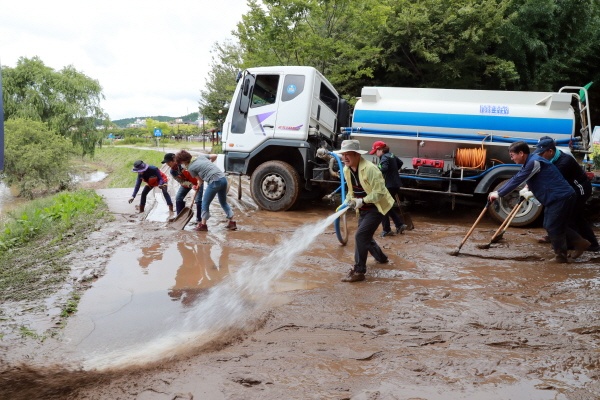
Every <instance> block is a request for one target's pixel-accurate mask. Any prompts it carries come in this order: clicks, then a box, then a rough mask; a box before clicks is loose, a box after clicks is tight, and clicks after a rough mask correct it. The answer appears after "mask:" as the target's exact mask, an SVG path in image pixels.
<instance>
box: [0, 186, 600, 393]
mask: <svg viewBox="0 0 600 400" xmlns="http://www.w3.org/2000/svg"><path fill="white" fill-rule="evenodd" d="M235 185H236V183H235V182H232V188H233V189H234V190H231V191H230V196H229V199H230V202H231V204H232V205H233V206H234V209H235V211H236V220H237V221H238V227H239V229H238V230H237V231H227V230H226V229H225V220H224V218H223V214H222V212H221V210H220V208H219V206H218V202H217V201H215V202H214V204H213V205H212V206H213V208H211V213H212V214H213V216H214V217H213V218H212V219H210V220H209V224H208V225H209V231H208V232H195V231H193V230H192V228H193V226H192V225H188V226H187V227H186V228H185V229H184V230H173V229H170V227H169V224H168V222H167V221H168V218H169V217H170V215H169V212H168V209H167V208H166V204H165V203H164V199H162V195H161V194H160V192H158V195H157V196H154V197H153V200H152V202H151V203H149V206H148V207H147V212H146V213H143V214H136V213H135V207H134V204H128V203H127V199H128V198H129V196H130V194H131V189H123V190H121V189H115V190H99V191H98V192H99V193H100V194H101V195H102V196H104V197H105V199H106V200H107V202H108V204H109V207H110V209H111V211H112V212H113V213H115V215H116V221H115V222H114V223H111V224H109V225H108V226H106V227H105V228H104V229H103V230H102V231H100V232H98V233H97V234H95V236H94V237H92V238H90V241H91V242H93V243H96V245H95V246H88V247H87V248H86V249H85V250H82V252H81V254H78V255H74V256H73V258H72V259H73V260H74V269H73V270H74V272H73V276H74V279H78V280H83V279H84V278H85V277H89V276H94V275H96V276H97V279H94V280H92V281H91V282H92V283H91V285H90V288H89V289H88V290H86V291H85V292H84V293H83V296H82V297H81V301H80V303H79V307H78V311H77V313H76V314H75V315H74V316H73V317H71V318H69V320H68V323H67V325H66V327H65V328H64V329H63V330H61V333H60V335H59V337H56V338H54V339H51V340H47V341H46V342H45V343H43V344H38V345H35V346H32V345H31V344H27V343H24V342H18V341H16V342H15V343H14V346H13V347H12V350H13V352H12V353H11V354H10V355H6V356H5V357H4V359H5V360H6V361H9V362H15V361H16V360H19V359H20V360H28V364H29V365H31V366H34V367H33V368H35V366H41V368H42V369H43V371H44V374H42V373H40V372H39V370H35V372H36V373H37V374H38V375H37V376H38V379H37V380H33V381H32V380H31V379H30V380H29V381H27V379H26V376H29V375H26V374H24V373H23V370H21V374H19V373H18V372H15V371H11V373H10V374H8V373H4V374H3V375H4V376H5V378H6V377H10V378H11V379H13V381H14V382H26V383H27V384H28V385H29V386H27V387H32V388H33V389H27V390H26V389H20V390H19V391H17V394H14V393H13V395H14V396H13V397H12V398H23V399H24V398H28V397H25V396H26V395H31V394H32V393H33V394H40V393H43V394H45V395H48V393H49V389H48V388H53V387H54V386H53V385H56V384H57V383H60V388H61V389H57V388H55V389H56V393H59V394H60V396H62V397H56V398H73V399H106V398H115V399H116V398H122V399H175V398H178V399H191V398H196V399H197V398H208V399H232V398H244V399H261V400H264V399H279V398H290V399H306V398H319V399H430V400H435V399H542V400H543V399H573V400H574V399H578V400H587V399H597V398H600V385H599V384H598V372H599V367H600V357H599V356H600V353H599V350H598V345H599V344H600V313H599V311H600V310H599V309H600V306H599V305H598V304H599V302H598V300H599V299H600V278H599V277H600V266H599V261H600V254H599V253H584V255H583V256H582V257H581V258H580V259H579V260H577V262H573V263H569V264H553V263H551V262H550V261H549V260H550V259H551V258H552V254H551V251H550V248H549V247H548V245H544V244H539V243H537V237H539V236H541V235H542V234H543V230H542V229H541V228H539V227H534V228H509V229H508V230H507V232H506V233H505V234H504V238H503V239H502V240H501V241H500V242H499V243H497V244H492V246H491V248H490V249H480V248H478V247H477V244H483V243H487V242H488V241H489V239H490V238H491V236H492V235H493V233H494V231H495V230H496V228H497V225H496V224H495V223H493V222H492V221H491V220H489V219H487V218H485V219H484V220H483V221H482V222H481V223H480V224H479V225H478V226H477V228H476V230H475V231H474V233H473V235H472V236H471V237H470V238H469V239H468V240H467V242H466V243H465V245H464V246H463V247H462V248H461V249H460V252H459V254H458V255H457V256H452V255H450V254H451V253H452V252H453V251H454V250H455V249H456V248H457V246H458V244H459V243H460V241H461V240H462V238H463V237H464V235H465V233H466V232H467V230H468V229H469V228H470V226H471V224H472V223H473V222H474V220H475V219H476V217H477V215H478V214H479V210H459V211H457V212H455V213H449V212H443V213H439V214H438V213H434V212H432V211H430V210H429V211H426V210H420V209H416V210H411V211H412V217H413V220H414V223H415V226H416V229H415V230H413V231H408V232H406V233H405V234H404V235H398V236H392V237H386V238H380V237H378V236H377V237H376V240H377V242H378V243H379V244H380V246H382V248H383V250H384V252H385V253H386V254H387V255H388V257H389V258H390V263H389V264H378V263H376V262H375V260H373V259H372V258H369V262H368V272H367V280H366V281H365V282H359V283H354V284H348V283H342V282H340V278H341V277H342V276H343V275H344V274H345V272H346V271H347V269H348V268H349V267H350V264H351V262H352V258H353V251H354V245H353V240H352V236H351V237H350V240H349V244H348V245H347V246H341V245H340V243H339V242H338V241H337V238H336V235H335V233H334V230H333V226H332V225H331V224H329V225H327V226H324V227H323V221H325V220H326V219H327V218H328V217H330V216H331V214H333V211H334V209H335V207H334V206H331V205H328V204H324V203H323V204H312V205H307V206H305V207H304V208H303V209H301V210H298V211H293V212H284V213H272V212H265V211H259V210H257V209H256V206H255V205H254V203H253V201H252V199H251V198H250V196H249V195H248V191H247V182H244V186H243V188H242V193H243V195H242V199H240V200H238V198H237V188H236V186H235ZM172 189H174V188H172ZM188 205H189V201H188ZM347 220H348V229H349V231H350V234H351V235H352V233H353V232H354V227H355V226H356V217H355V216H354V215H353V214H351V213H349V214H348V215H347ZM325 222H326V221H325ZM304 229H307V230H306V231H304ZM596 232H597V233H598V231H596ZM378 234H379V232H378ZM313 236H314V237H313ZM75 261H76V262H75ZM50 320H51V318H50ZM5 339H7V340H8V339H10V338H9V337H6V338H5ZM25 355H26V356H25ZM49 365H55V366H54V367H49ZM56 365H58V366H56ZM40 376H41V377H40ZM53 382H54V383H53ZM36 385H37V386H36ZM23 387H25V385H24V386H23ZM19 393H20V394H19ZM15 396H16V397H15ZM18 396H22V397H18ZM46 398H50V397H46Z"/></svg>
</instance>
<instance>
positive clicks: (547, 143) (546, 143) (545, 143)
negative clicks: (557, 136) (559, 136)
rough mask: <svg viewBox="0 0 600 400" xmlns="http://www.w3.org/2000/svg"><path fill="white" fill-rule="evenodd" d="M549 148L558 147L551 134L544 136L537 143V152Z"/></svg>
mask: <svg viewBox="0 0 600 400" xmlns="http://www.w3.org/2000/svg"><path fill="white" fill-rule="evenodd" d="M549 149H556V143H554V139H552V138H551V137H550V136H542V137H541V138H540V140H539V141H538V143H537V144H536V145H535V154H540V153H543V152H545V151H546V150H549Z"/></svg>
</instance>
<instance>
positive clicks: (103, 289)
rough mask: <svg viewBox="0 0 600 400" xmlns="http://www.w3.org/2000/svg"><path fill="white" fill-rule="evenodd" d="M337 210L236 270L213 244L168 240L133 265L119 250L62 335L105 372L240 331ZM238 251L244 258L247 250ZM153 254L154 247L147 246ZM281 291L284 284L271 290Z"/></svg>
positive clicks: (89, 363)
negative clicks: (229, 331) (163, 246)
mask: <svg viewBox="0 0 600 400" xmlns="http://www.w3.org/2000/svg"><path fill="white" fill-rule="evenodd" d="M339 214H341V212H340V213H338V214H334V215H332V216H330V217H329V218H327V219H326V220H323V221H321V222H318V223H316V224H307V225H305V226H303V227H302V228H300V229H298V230H297V231H296V232H295V233H294V234H293V235H291V237H290V238H288V239H287V240H285V241H283V242H282V243H280V245H279V246H277V247H276V248H274V249H273V250H272V251H271V252H270V253H269V254H268V255H267V256H265V257H263V258H261V259H259V260H252V261H247V262H245V263H244V264H242V265H241V266H240V267H239V268H236V269H235V270H231V265H233V264H232V263H230V262H229V258H230V255H229V254H228V253H227V251H224V250H223V248H222V247H221V246H220V245H219V244H218V243H209V244H204V243H184V244H177V243H174V244H170V245H166V248H163V249H162V256H160V257H157V259H154V260H150V257H146V259H145V262H146V263H147V266H142V265H139V264H138V265H136V266H135V267H133V266H132V265H131V259H132V258H133V259H137V260H138V261H139V259H140V258H139V257H131V256H132V255H131V253H130V252H129V251H128V250H127V249H124V248H122V249H119V250H118V251H117V253H116V254H115V255H114V257H113V258H112V260H111V262H110V264H109V265H108V267H107V274H106V276H105V277H103V278H102V279H100V280H99V281H98V282H97V284H96V285H94V287H93V288H92V289H90V290H88V292H86V294H85V295H84V297H83V299H82V301H81V302H80V308H79V311H78V313H77V316H76V317H75V319H74V321H73V322H72V323H71V324H70V326H73V328H72V329H68V330H67V332H66V333H67V335H68V336H69V337H70V338H71V339H72V341H73V342H74V343H76V346H77V347H78V350H80V351H82V352H83V353H84V354H85V353H88V354H87V356H86V358H87V361H86V362H85V363H84V364H85V365H84V367H85V368H88V369H89V368H96V369H103V368H117V367H124V366H127V365H131V364H144V363H148V362H152V361H157V360H160V359H162V358H165V357H172V356H175V355H177V354H180V353H181V352H182V351H189V350H190V349H191V348H194V347H198V346H200V345H202V344H204V343H208V342H209V341H210V340H212V339H214V338H216V337H218V336H219V335H221V334H223V333H225V332H227V331H228V330H230V329H236V328H243V327H244V326H245V324H246V323H248V322H250V320H251V318H249V317H250V316H252V315H254V314H253V313H255V312H257V311H260V310H262V309H263V308H264V307H265V306H268V305H270V304H272V303H271V302H272V300H273V296H272V295H269V294H272V293H273V284H274V283H275V282H277V281H278V280H279V278H281V277H282V275H283V274H284V273H285V272H287V271H288V269H289V268H290V267H291V266H292V265H293V264H294V260H295V259H296V256H297V255H298V254H299V253H301V252H302V251H304V250H306V248H307V247H308V246H309V245H310V244H311V243H312V241H313V240H314V239H315V238H316V237H317V236H318V235H319V234H321V233H322V232H323V231H324V230H325V229H326V228H327V227H328V226H329V225H331V224H332V223H333V220H334V219H335V218H337V217H338V216H339ZM191 237H192V238H193V237H195V236H191ZM159 248H160V245H159ZM140 251H141V252H142V254H143V253H144V252H143V251H142V250H140ZM240 251H245V254H243V255H240V256H241V257H243V258H245V259H247V258H248V254H247V250H240ZM154 252H159V250H158V248H156V245H153V246H149V247H148V249H146V254H152V253H154ZM149 260H150V262H148V261H149ZM140 267H141V268H140ZM307 286H308V285H307ZM293 288H294V289H297V288H298V286H294V287H293ZM283 290H286V287H285V283H283V284H281V285H280V286H278V287H275V291H283ZM99 304H102V306H99ZM86 324H87V327H86ZM78 328H79V332H77V329H78ZM90 353H91V354H90Z"/></svg>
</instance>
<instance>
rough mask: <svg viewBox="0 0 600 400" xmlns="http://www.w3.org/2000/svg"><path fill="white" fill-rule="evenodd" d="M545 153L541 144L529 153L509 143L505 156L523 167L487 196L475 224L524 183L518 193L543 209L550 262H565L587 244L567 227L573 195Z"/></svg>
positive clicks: (522, 146)
mask: <svg viewBox="0 0 600 400" xmlns="http://www.w3.org/2000/svg"><path fill="white" fill-rule="evenodd" d="M546 150H547V146H546V145H545V143H542V142H540V143H538V146H537V148H536V151H535V153H533V154H530V149H529V146H528V145H527V143H525V142H523V141H519V142H515V143H512V144H511V145H510V146H509V148H508V153H509V156H510V158H511V160H513V162H515V163H517V164H521V165H522V167H521V169H520V170H519V172H517V173H516V174H515V175H514V176H513V177H512V178H511V179H510V180H508V182H506V184H504V185H503V186H502V187H501V188H500V189H499V190H498V191H494V192H491V193H490V194H489V196H488V203H487V205H486V208H485V209H484V211H483V212H482V215H480V218H478V220H477V221H476V223H477V222H478V221H479V220H480V219H481V217H482V216H483V214H484V212H485V210H486V209H487V207H488V206H489V204H491V203H493V202H494V201H495V200H496V199H498V198H499V197H504V196H506V195H508V194H509V193H511V192H512V191H513V190H515V189H516V188H518V187H519V186H521V185H523V184H527V187H526V189H522V190H521V192H519V194H520V195H521V196H522V197H524V198H525V199H530V198H532V197H534V196H535V198H536V199H537V200H538V201H539V202H540V203H541V204H542V205H543V206H544V208H545V209H544V228H545V229H546V231H547V232H548V236H549V238H550V242H551V243H552V248H553V250H554V255H555V256H554V258H553V261H554V262H558V263H566V262H568V261H569V258H571V259H575V258H578V257H579V256H581V254H583V252H584V251H585V250H586V249H587V248H588V247H589V245H590V242H588V241H587V240H585V239H584V238H582V237H581V236H580V235H579V234H578V233H577V232H576V231H574V230H573V229H572V228H570V227H569V226H568V224H567V222H568V219H569V217H570V216H571V213H572V210H573V207H574V205H575V199H576V194H575V191H574V190H573V188H572V187H571V185H569V183H568V182H567V181H566V180H565V179H564V178H563V176H562V174H561V173H560V171H559V170H558V169H557V168H556V167H555V166H554V165H553V164H552V163H551V162H550V161H548V160H546V159H545V158H544V157H542V156H541V154H543V153H544V151H546ZM473 228H474V226H473ZM473 228H471V230H470V231H469V234H470V233H471V232H472V229H473ZM467 237H468V236H467ZM467 237H465V239H463V242H462V243H461V244H460V246H459V248H458V249H457V250H455V251H453V252H452V253H450V254H451V255H458V251H460V247H461V246H462V245H463V244H464V242H465V241H466V239H467ZM567 241H568V242H569V244H571V245H572V246H573V248H574V250H573V251H572V252H571V254H567Z"/></svg>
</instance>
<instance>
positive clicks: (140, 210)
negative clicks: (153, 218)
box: [138, 204, 146, 213]
mask: <svg viewBox="0 0 600 400" xmlns="http://www.w3.org/2000/svg"><path fill="white" fill-rule="evenodd" d="M145 206H146V205H145V204H144V205H141V204H140V208H139V210H138V211H139V212H140V213H143V212H144V207H145Z"/></svg>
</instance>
